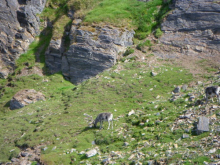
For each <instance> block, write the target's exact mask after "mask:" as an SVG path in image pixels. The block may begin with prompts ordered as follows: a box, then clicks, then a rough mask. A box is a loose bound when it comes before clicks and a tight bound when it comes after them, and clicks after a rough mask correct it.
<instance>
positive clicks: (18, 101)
mask: <svg viewBox="0 0 220 165" xmlns="http://www.w3.org/2000/svg"><path fill="white" fill-rule="evenodd" d="M41 100H42V101H45V100H46V99H45V96H44V95H43V94H42V93H41V92H37V91H35V90H34V89H25V90H21V91H19V92H17V93H16V94H15V95H14V96H13V98H12V99H11V101H10V109H11V110H14V109H19V108H22V107H24V106H26V105H28V104H31V103H35V102H37V101H41Z"/></svg>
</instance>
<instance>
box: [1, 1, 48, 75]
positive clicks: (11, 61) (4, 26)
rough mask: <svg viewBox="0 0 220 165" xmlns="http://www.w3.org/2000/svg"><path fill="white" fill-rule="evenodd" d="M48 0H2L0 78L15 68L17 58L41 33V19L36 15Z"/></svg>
mask: <svg viewBox="0 0 220 165" xmlns="http://www.w3.org/2000/svg"><path fill="white" fill-rule="evenodd" d="M45 3H46V0H1V1H0V78H5V77H7V76H8V74H9V73H10V72H12V71H13V70H14V68H15V60H16V59H17V58H19V56H20V55H21V54H22V53H24V52H25V51H26V50H27V48H28V46H29V44H30V43H31V42H32V41H33V40H34V37H35V35H36V34H39V25H40V20H39V18H38V17H37V16H36V15H37V14H39V13H40V12H41V11H42V10H43V8H44V6H45Z"/></svg>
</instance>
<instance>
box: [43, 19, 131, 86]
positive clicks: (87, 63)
mask: <svg viewBox="0 0 220 165" xmlns="http://www.w3.org/2000/svg"><path fill="white" fill-rule="evenodd" d="M73 22H74V23H73V25H72V28H71V31H70V34H69V35H70V36H69V37H70V39H71V44H70V47H69V49H68V51H66V52H65V53H64V50H63V47H62V45H63V44H62V40H61V39H60V40H56V41H54V40H52V41H51V43H50V46H49V48H48V51H47V53H46V64H47V66H48V68H49V70H50V72H51V73H55V72H58V71H62V74H63V75H64V76H65V77H66V78H67V79H69V80H70V81H71V82H72V83H74V84H78V83H81V82H83V81H84V80H86V79H89V78H91V77H94V76H95V75H97V74H98V73H100V72H103V71H104V70H106V69H108V68H110V67H112V66H113V65H114V64H115V63H116V60H117V58H118V55H119V54H120V53H123V52H124V51H125V50H126V48H127V47H128V46H131V45H133V41H132V39H133V36H134V31H133V30H131V31H129V30H126V29H119V28H115V27H114V28H112V27H108V26H105V27H99V26H96V27H91V26H78V24H79V23H80V21H79V20H74V21H73Z"/></svg>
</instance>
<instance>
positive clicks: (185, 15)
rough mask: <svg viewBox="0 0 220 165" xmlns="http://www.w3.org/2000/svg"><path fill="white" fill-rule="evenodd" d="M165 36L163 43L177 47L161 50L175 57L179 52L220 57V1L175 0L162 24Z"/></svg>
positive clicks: (161, 40) (168, 55)
mask: <svg viewBox="0 0 220 165" xmlns="http://www.w3.org/2000/svg"><path fill="white" fill-rule="evenodd" d="M161 29H162V30H163V31H164V35H163V36H162V37H161V38H160V42H161V43H163V44H165V45H171V46H174V47H176V50H174V51H173V52H172V51H169V50H167V52H164V53H158V52H157V51H156V54H160V56H164V57H172V56H175V55H174V53H176V54H181V55H191V56H198V57H199V56H202V55H204V56H206V57H207V56H208V57H213V56H219V54H220V53H219V52H220V3H219V2H218V1H216V0H200V1H197V0H175V1H174V6H173V9H172V11H171V13H170V14H169V15H168V16H167V17H166V20H165V21H164V22H163V23H162V25H161Z"/></svg>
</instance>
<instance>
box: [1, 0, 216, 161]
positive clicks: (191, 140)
mask: <svg viewBox="0 0 220 165" xmlns="http://www.w3.org/2000/svg"><path fill="white" fill-rule="evenodd" d="M4 2H7V1H4ZM16 2H17V1H16ZM18 2H19V5H21V7H24V8H26V5H27V4H26V2H32V1H22V0H19V1H18ZM190 2H193V4H194V5H195V4H197V3H196V2H194V1H181V0H176V1H174V2H173V3H171V1H167V0H163V1H162V0H151V1H146V0H143V1H133V0H111V1H109V0H87V1H84V0H48V1H47V2H43V1H42V3H41V4H43V5H44V4H45V9H44V11H43V12H42V13H41V14H40V15H37V16H39V18H40V22H41V25H42V26H41V27H40V34H39V35H38V36H36V37H35V40H34V41H33V42H32V43H31V44H30V46H29V49H28V51H27V52H25V53H24V54H22V55H21V56H20V58H19V59H17V60H16V68H14V71H15V72H14V73H13V74H9V76H8V77H7V78H6V77H5V79H0V91H1V95H0V98H1V100H0V126H1V134H0V164H31V165H35V164H42V165H43V164H44V165H53V164H65V165H66V164H139V165H140V164H150V165H152V164H155V165H156V164H161V165H162V164H207V165H208V164H210V165H211V164H219V163H220V162H219V159H220V149H219V148H220V147H219V146H220V143H219V142H220V135H219V132H220V122H219V121H220V107H219V104H218V101H217V100H216V98H214V99H213V101H211V99H210V100H209V102H208V104H205V97H204V96H205V94H204V88H205V87H207V86H211V85H219V83H220V76H219V72H218V71H219V70H218V60H215V59H209V58H204V57H205V56H200V57H202V58H197V57H194V56H193V55H195V54H192V56H190V55H191V54H188V56H187V58H185V56H183V57H182V56H181V57H179V55H181V54H182V52H180V51H179V47H178V46H177V47H175V46H176V45H172V44H167V43H166V45H163V44H162V43H164V42H165V39H169V38H168V37H169V35H168V31H169V32H170V33H172V35H171V36H170V37H172V36H173V35H177V34H183V33H186V32H182V31H181V30H180V29H178V28H177V30H176V31H173V32H172V31H171V29H169V28H168V27H169V25H170V23H169V22H170V21H171V22H172V21H174V22H175V19H176V18H177V16H175V13H178V12H180V11H179V10H181V9H183V7H184V6H185V5H186V6H187V4H188V3H190ZM1 3H2V2H0V6H1V5H2V4H3V3H2V4H1ZM184 3H185V5H184ZM213 3H214V2H213ZM215 3H217V2H215ZM4 4H5V5H6V3H4ZM209 4H211V3H209ZM217 4H218V3H217ZM7 5H8V3H7ZM7 5H6V6H7ZM14 5H16V3H15V4H14ZM197 5H198V4H197ZM180 6H181V7H180ZM211 6H212V5H211ZM169 7H176V8H173V11H172V12H169V10H170V8H169ZM200 7H205V6H204V5H203V6H200ZM206 8H207V9H210V6H209V7H206ZM211 8H212V9H214V6H212V7H211ZM196 9H197V8H196ZM175 10H177V11H175ZM7 11H8V10H7ZM189 11H191V10H189ZM195 12H197V10H195ZM181 13H182V16H183V17H182V18H181V19H183V18H185V14H184V10H181ZM211 13H212V12H211ZM211 13H210V14H211ZM167 14H170V15H168V16H167ZM173 14H174V15H173ZM190 14H191V13H190ZM166 16H167V17H166ZM164 18H165V19H164ZM187 18H188V17H187ZM177 19H178V18H177ZM162 20H163V22H162ZM161 23H162V30H163V32H162V31H161V29H160V24H161ZM178 25H179V24H177V27H179V26H178ZM186 25H187V24H186ZM0 27H1V26H0ZM34 27H35V26H34ZM165 27H167V29H169V30H165ZM199 30H201V29H199ZM190 33H193V32H192V31H191V32H190ZM1 34H2V33H1ZM186 34H187V33H186ZM166 37H167V38H166ZM175 41H176V40H175ZM205 41H207V40H205ZM207 42H208V41H207ZM172 43H173V42H172ZM195 43H196V42H195ZM192 45H193V44H192ZM193 46H195V45H193ZM215 51H217V49H216V50H215ZM164 54H168V56H164ZM177 56H178V58H170V57H177ZM161 57H163V58H161ZM164 57H169V58H164ZM216 59H217V58H216ZM73 83H74V84H73ZM28 89H29V90H28ZM27 91H28V92H27ZM25 92H26V93H25ZM36 93H37V95H36ZM40 97H41V98H40ZM12 103H13V104H14V103H15V104H16V106H12ZM17 105H18V106H17ZM11 107H13V108H11ZM14 107H15V108H14ZM21 107H22V108H21ZM16 108H17V109H16ZM12 109H13V110H12ZM102 112H109V113H112V114H113V119H114V120H113V129H109V130H107V126H108V123H107V122H105V123H104V126H103V128H102V129H99V124H98V127H97V128H94V127H91V125H90V124H89V123H90V122H91V121H92V120H91V117H92V118H93V119H95V117H96V116H97V115H98V114H99V113H102ZM88 116H90V117H88Z"/></svg>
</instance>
